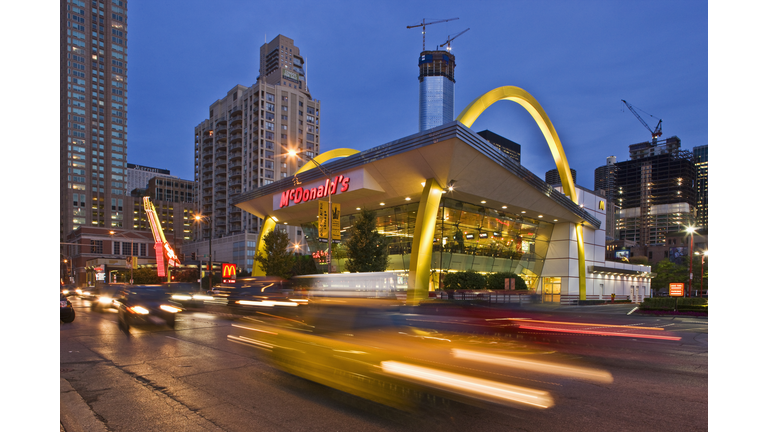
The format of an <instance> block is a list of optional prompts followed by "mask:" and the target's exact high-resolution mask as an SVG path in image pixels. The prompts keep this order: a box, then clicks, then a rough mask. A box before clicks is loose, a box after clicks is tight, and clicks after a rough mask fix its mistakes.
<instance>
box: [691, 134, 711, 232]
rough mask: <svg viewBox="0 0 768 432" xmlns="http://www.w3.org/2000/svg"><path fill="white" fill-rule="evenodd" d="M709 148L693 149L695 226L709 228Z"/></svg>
mask: <svg viewBox="0 0 768 432" xmlns="http://www.w3.org/2000/svg"><path fill="white" fill-rule="evenodd" d="M708 148H709V146H707V145H703V146H697V147H694V148H693V163H694V164H695V165H696V226H698V227H701V228H704V229H705V230H706V229H708V228H709V167H708V163H709V150H708Z"/></svg>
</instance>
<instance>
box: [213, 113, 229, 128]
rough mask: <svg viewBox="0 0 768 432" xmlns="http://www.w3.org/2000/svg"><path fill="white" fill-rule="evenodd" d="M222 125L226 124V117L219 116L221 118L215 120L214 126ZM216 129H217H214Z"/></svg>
mask: <svg viewBox="0 0 768 432" xmlns="http://www.w3.org/2000/svg"><path fill="white" fill-rule="evenodd" d="M222 123H223V124H224V125H225V126H226V124H227V117H226V116H221V117H219V118H217V119H216V122H215V125H216V126H218V125H219V124H222ZM216 129H218V128H216Z"/></svg>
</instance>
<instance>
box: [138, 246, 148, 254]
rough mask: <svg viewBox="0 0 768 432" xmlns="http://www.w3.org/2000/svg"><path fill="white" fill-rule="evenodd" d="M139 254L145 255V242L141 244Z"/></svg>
mask: <svg viewBox="0 0 768 432" xmlns="http://www.w3.org/2000/svg"><path fill="white" fill-rule="evenodd" d="M139 255H141V256H147V244H146V243H142V244H141V253H140V254H139Z"/></svg>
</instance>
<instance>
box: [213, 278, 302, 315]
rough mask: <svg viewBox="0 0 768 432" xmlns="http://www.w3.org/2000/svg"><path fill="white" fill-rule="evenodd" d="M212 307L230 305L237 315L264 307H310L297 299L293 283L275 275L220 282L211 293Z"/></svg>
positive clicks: (228, 308)
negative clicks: (294, 294)
mask: <svg viewBox="0 0 768 432" xmlns="http://www.w3.org/2000/svg"><path fill="white" fill-rule="evenodd" d="M209 293H210V295H211V297H212V300H211V301H210V304H211V305H220V306H226V307H227V310H228V311H229V312H231V313H235V314H243V313H245V314H247V313H252V312H254V311H258V310H263V309H264V308H270V309H273V308H290V307H297V306H299V305H301V304H306V299H298V298H295V297H294V296H293V295H292V294H293V289H292V288H291V282H290V281H287V280H285V279H282V278H279V277H274V276H262V277H248V278H242V279H238V280H237V282H230V283H220V284H218V285H216V286H215V287H213V289H212V290H211V291H209Z"/></svg>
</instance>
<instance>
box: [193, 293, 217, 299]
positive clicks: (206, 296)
mask: <svg viewBox="0 0 768 432" xmlns="http://www.w3.org/2000/svg"><path fill="white" fill-rule="evenodd" d="M192 298H193V299H195V300H213V297H211V296H209V295H202V294H195V295H193V296H192Z"/></svg>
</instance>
